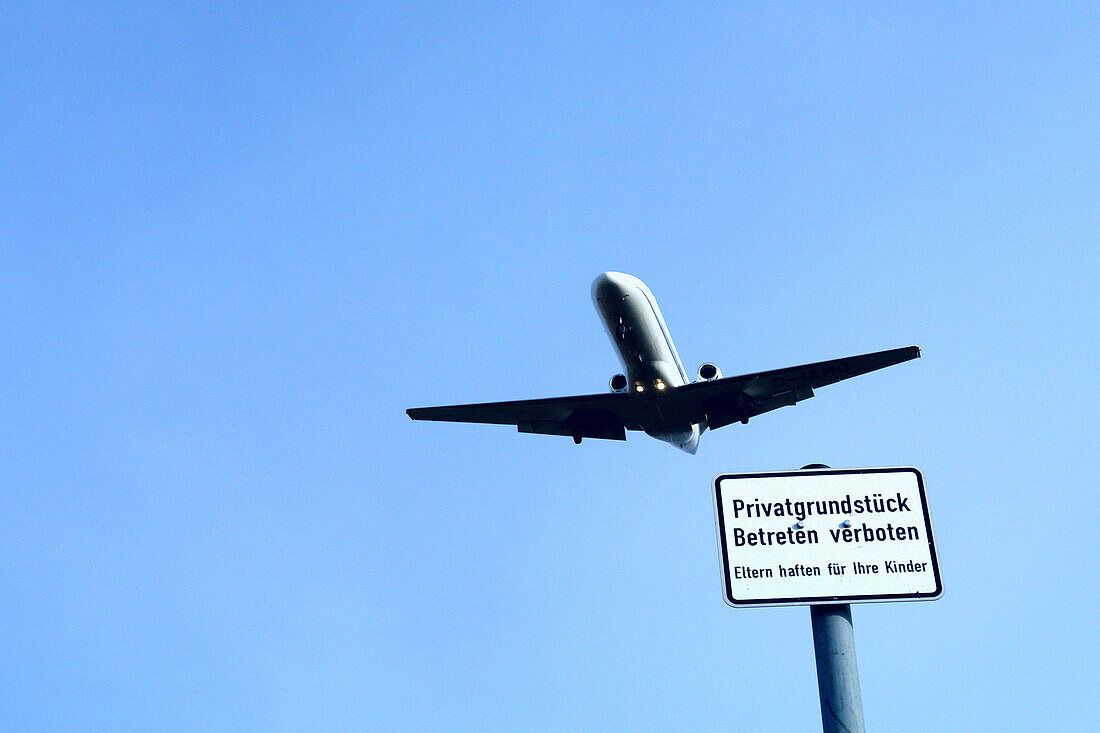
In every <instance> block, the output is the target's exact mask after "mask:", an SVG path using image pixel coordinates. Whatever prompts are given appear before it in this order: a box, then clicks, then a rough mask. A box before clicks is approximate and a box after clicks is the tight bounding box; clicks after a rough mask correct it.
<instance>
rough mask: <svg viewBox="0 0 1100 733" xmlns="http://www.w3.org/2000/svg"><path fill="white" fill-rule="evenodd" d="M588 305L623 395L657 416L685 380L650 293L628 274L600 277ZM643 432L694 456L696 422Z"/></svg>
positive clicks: (678, 359) (666, 424)
mask: <svg viewBox="0 0 1100 733" xmlns="http://www.w3.org/2000/svg"><path fill="white" fill-rule="evenodd" d="M592 300H593V302H594V303H595V305H596V310H598V311H599V313H600V316H601V318H602V320H603V323H604V328H606V329H607V335H608V336H609V337H610V338H611V343H612V344H613V345H614V346H615V350H616V351H617V352H618V354H619V360H620V361H621V362H622V365H623V369H624V371H625V372H626V378H627V384H626V390H627V391H628V392H629V393H630V395H631V397H633V398H634V399H644V400H647V401H649V402H650V403H651V405H652V407H653V409H654V410H655V411H656V412H657V413H658V414H660V412H661V406H662V403H663V402H664V400H665V399H666V398H667V397H668V396H669V395H670V394H671V392H672V391H673V390H675V389H676V388H677V387H680V386H681V385H684V384H687V383H688V381H689V380H688V375H687V372H685V371H684V365H683V363H682V362H681V361H680V357H679V355H678V354H677V353H676V347H675V346H674V345H673V343H672V337H671V336H670V335H669V333H668V326H666V325H665V319H664V317H662V316H661V309H660V308H658V307H657V301H656V299H654V297H653V293H652V292H650V290H649V288H647V287H646V286H645V283H643V282H642V281H641V280H639V279H638V278H636V277H634V276H632V275H627V274H625V273H621V272H605V273H603V274H602V275H600V276H599V277H597V278H596V280H595V281H594V282H593V283H592ZM646 433H647V434H648V435H650V436H652V437H654V438H657V439H658V440H663V441H665V442H667V443H671V444H672V445H674V446H676V447H677V448H680V449H682V450H685V451H687V452H688V453H695V451H696V449H697V448H698V447H699V436H700V434H701V433H702V429H701V428H700V425H699V424H698V423H688V422H685V423H684V424H676V423H675V422H671V423H662V424H660V426H659V427H653V428H650V427H647V428H646Z"/></svg>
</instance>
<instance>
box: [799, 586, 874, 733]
mask: <svg viewBox="0 0 1100 733" xmlns="http://www.w3.org/2000/svg"><path fill="white" fill-rule="evenodd" d="M810 623H811V624H812V625H813V629H814V656H815V657H816V658H817V695H818V697H819V698H820V700H821V729H822V730H823V731H825V733H840V732H841V731H844V732H845V733H848V732H850V733H863V700H862V698H861V697H860V694H859V670H857V669H856V642H855V636H854V634H853V633H852V607H851V606H850V605H848V604H847V603H836V604H829V605H824V606H810Z"/></svg>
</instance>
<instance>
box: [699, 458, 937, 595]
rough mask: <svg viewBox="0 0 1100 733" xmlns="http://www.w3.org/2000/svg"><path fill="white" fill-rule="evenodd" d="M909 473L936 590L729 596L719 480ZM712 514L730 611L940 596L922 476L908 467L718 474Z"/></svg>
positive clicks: (723, 519)
mask: <svg viewBox="0 0 1100 733" xmlns="http://www.w3.org/2000/svg"><path fill="white" fill-rule="evenodd" d="M906 472H909V473H913V474H914V475H915V476H916V477H917V491H918V492H919V493H920V500H921V506H922V508H923V509H924V527H925V531H926V532H927V535H928V551H929V554H930V555H931V557H932V574H933V577H935V579H936V589H935V590H934V591H932V592H930V593H920V592H917V593H876V594H873V595H853V596H804V597H792V598H752V599H746V600H737V599H735V598H734V597H733V579H732V578H731V577H730V562H729V555H728V554H727V552H726V519H725V517H724V516H723V515H722V488H721V486H722V481H723V480H725V479H739V478H777V477H794V476H811V475H812V476H845V475H851V474H865V473H906ZM714 511H715V517H716V524H717V527H718V552H719V554H720V556H721V559H722V579H723V581H724V584H725V596H726V603H728V604H729V605H731V606H733V607H734V608H754V607H758V606H811V605H819V604H824V603H885V602H889V601H934V600H936V599H938V598H940V597H941V596H942V595H943V581H942V580H941V579H940V562H939V558H938V556H937V555H936V542H935V537H934V535H933V533H932V512H931V511H930V510H929V508H928V497H927V496H926V495H925V493H924V476H923V475H922V474H921V472H920V470H919V469H916V468H914V467H912V466H894V467H886V468H811V469H803V470H801V471H762V472H757V473H721V474H718V475H717V476H715V478H714Z"/></svg>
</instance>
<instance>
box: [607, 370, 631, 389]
mask: <svg viewBox="0 0 1100 733" xmlns="http://www.w3.org/2000/svg"><path fill="white" fill-rule="evenodd" d="M609 384H610V386H611V391H612V392H625V391H626V387H627V381H626V375H625V374H616V375H615V376H613V377H612V378H611V381H610V383H609Z"/></svg>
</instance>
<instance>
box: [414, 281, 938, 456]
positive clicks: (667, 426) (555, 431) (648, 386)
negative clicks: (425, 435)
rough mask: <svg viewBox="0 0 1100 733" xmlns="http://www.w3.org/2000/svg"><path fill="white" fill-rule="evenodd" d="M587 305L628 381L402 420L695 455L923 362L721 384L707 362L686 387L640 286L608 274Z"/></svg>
mask: <svg viewBox="0 0 1100 733" xmlns="http://www.w3.org/2000/svg"><path fill="white" fill-rule="evenodd" d="M592 300H593V302H594V304H595V306H596V310H597V311H599V313H600V317H601V318H602V320H603V324H604V327H605V328H606V330H607V334H608V336H609V337H610V338H611V343H612V344H614V346H615V349H616V350H617V351H618V353H619V360H620V361H621V362H622V365H623V370H624V371H625V372H626V373H625V374H615V375H614V376H613V377H611V382H610V388H611V391H610V392H609V393H604V394H592V395H580V396H576V397H551V398H548V399H536V400H518V401H512V402H486V403H481V404H472V405H450V406H443V407H417V408H411V409H409V410H406V412H407V413H408V415H409V417H411V418H412V419H413V420H442V421H447V422H471V423H495V424H499V425H515V426H516V427H517V428H518V429H519V432H521V433H544V434H549V435H565V436H571V437H572V438H573V442H575V443H578V444H579V443H580V442H581V440H582V439H584V438H603V439H608V440H626V431H627V430H642V431H644V432H645V433H646V434H647V435H649V436H651V437H654V438H657V439H658V440H663V441H665V442H667V443H671V444H672V445H674V446H676V447H677V448H680V449H681V450H684V451H686V452H688V453H692V454H694V453H695V451H696V450H697V449H698V447H699V437H700V436H701V435H702V433H703V432H704V431H706V430H717V429H718V428H721V427H724V426H726V425H729V424H731V423H734V422H741V423H748V421H749V418H751V417H755V416H756V415H760V414H762V413H765V412H768V411H770V410H775V409H777V408H780V407H786V406H787V405H793V404H795V403H796V402H800V401H802V400H804V399H808V398H810V397H813V396H814V390H815V389H817V388H819V387H823V386H825V385H827V384H833V383H834V382H839V381H841V380H843V379H848V378H850V377H855V376H858V375H860V374H866V373H867V372H872V371H875V370H876V369H882V368H884V367H888V366H892V365H894V364H900V363H901V362H903V361H908V360H910V359H916V358H918V357H919V356H920V348H919V347H917V346H908V347H905V348H901V349H891V350H888V351H878V352H875V353H871V354H860V355H858V356H850V357H847V358H845V359H833V360H831V361H820V362H816V363H814V364H803V365H801V366H795V367H788V368H786V369H775V370H772V371H767V372H757V373H755V374H743V375H741V376H739V377H723V376H722V372H721V370H719V368H718V367H717V366H715V365H714V364H711V363H709V362H708V363H705V364H703V365H702V366H700V367H699V369H698V370H697V372H696V376H695V379H694V380H691V379H689V378H688V375H687V372H685V371H684V365H683V363H681V361H680V357H679V355H678V354H677V353H676V347H675V346H673V344H672V337H671V336H669V333H668V327H667V326H666V325H665V319H664V317H663V316H662V315H661V309H660V308H658V307H657V301H656V299H655V298H654V297H653V293H652V292H650V290H649V288H647V287H646V286H645V284H644V283H643V282H642V281H641V280H639V279H638V278H636V277H634V276H633V275H627V274H624V273H621V272H605V273H603V274H602V275H600V276H599V277H597V278H596V280H595V281H594V282H593V283H592Z"/></svg>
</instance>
